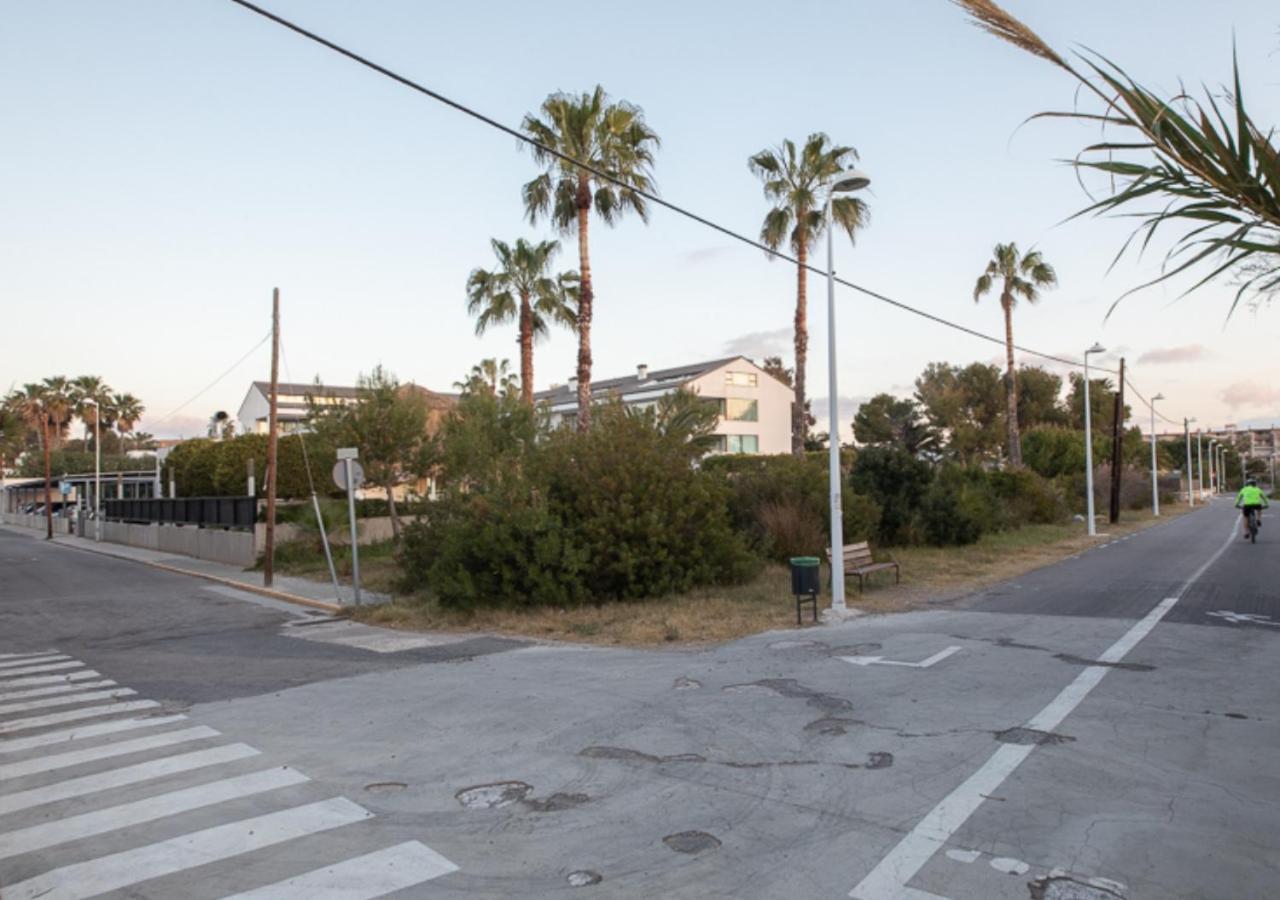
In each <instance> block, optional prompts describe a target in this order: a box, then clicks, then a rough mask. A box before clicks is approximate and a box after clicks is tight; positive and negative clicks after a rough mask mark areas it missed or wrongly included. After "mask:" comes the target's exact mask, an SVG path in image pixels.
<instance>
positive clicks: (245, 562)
mask: <svg viewBox="0 0 1280 900" xmlns="http://www.w3.org/2000/svg"><path fill="white" fill-rule="evenodd" d="M102 539H103V540H104V541H110V542H111V543H113V544H125V545H126V546H129V547H142V548H144V549H147V550H156V551H159V552H161V553H173V554H177V555H179V556H193V557H195V558H196V559H207V560H210V561H212V562H220V563H227V564H228V565H233V566H244V567H246V568H247V567H249V566H252V565H253V564H254V562H256V560H257V554H256V553H255V552H254V546H253V534H252V533H251V532H248V531H223V530H222V529H220V528H195V527H192V526H190V525H187V526H183V525H133V524H130V523H128V522H103V523H102Z"/></svg>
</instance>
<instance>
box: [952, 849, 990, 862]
mask: <svg viewBox="0 0 1280 900" xmlns="http://www.w3.org/2000/svg"><path fill="white" fill-rule="evenodd" d="M981 855H982V851H981V850H948V851H947V859H954V860H955V861H956V862H962V863H971V862H973V861H974V860H975V859H977V858H978V857H979V856H981Z"/></svg>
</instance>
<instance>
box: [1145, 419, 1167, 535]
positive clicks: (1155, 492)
mask: <svg viewBox="0 0 1280 900" xmlns="http://www.w3.org/2000/svg"><path fill="white" fill-rule="evenodd" d="M1163 399H1164V394H1156V395H1155V396H1154V397H1152V398H1151V402H1150V403H1149V404H1147V405H1148V406H1150V407H1151V515H1153V516H1158V515H1160V479H1159V476H1158V474H1157V473H1156V401H1157V400H1163Z"/></svg>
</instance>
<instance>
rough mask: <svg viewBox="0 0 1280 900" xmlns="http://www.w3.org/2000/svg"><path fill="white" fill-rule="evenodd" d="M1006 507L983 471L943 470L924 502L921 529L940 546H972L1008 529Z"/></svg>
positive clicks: (930, 487) (930, 541)
mask: <svg viewBox="0 0 1280 900" xmlns="http://www.w3.org/2000/svg"><path fill="white" fill-rule="evenodd" d="M1005 521H1006V518H1005V507H1004V505H1003V504H1002V503H1000V501H999V499H998V498H997V497H996V494H995V491H994V490H993V488H992V486H991V482H990V480H989V478H988V475H987V473H986V472H985V471H984V470H983V469H980V468H976V467H971V468H964V467H961V466H947V467H944V468H943V469H941V470H940V471H939V472H938V473H937V476H936V477H935V478H934V480H933V483H932V484H931V485H930V486H929V489H928V491H926V492H925V495H924V498H923V499H922V500H921V503H920V514H919V526H920V530H921V531H922V532H923V534H924V537H925V539H926V540H927V541H928V542H929V543H931V544H936V545H939V546H945V545H950V544H961V545H963V544H972V543H974V542H975V541H977V540H978V538H980V537H982V535H983V534H986V533H987V532H990V531H998V530H1000V529H1001V528H1003V527H1004V526H1005Z"/></svg>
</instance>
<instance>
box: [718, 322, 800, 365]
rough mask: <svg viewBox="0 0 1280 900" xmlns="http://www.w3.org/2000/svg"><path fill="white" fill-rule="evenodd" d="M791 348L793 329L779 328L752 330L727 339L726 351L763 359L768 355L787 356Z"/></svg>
mask: <svg viewBox="0 0 1280 900" xmlns="http://www.w3.org/2000/svg"><path fill="white" fill-rule="evenodd" d="M790 349H791V329H790V328H777V329H774V330H773V331H752V332H749V333H747V334H740V335H738V336H737V337H736V338H730V339H729V340H727V341H725V344H724V352H725V353H728V354H737V353H740V354H742V355H743V356H749V357H753V358H755V359H762V358H763V357H766V356H783V357H785V356H786V355H787V354H788V353H789V352H790Z"/></svg>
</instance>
